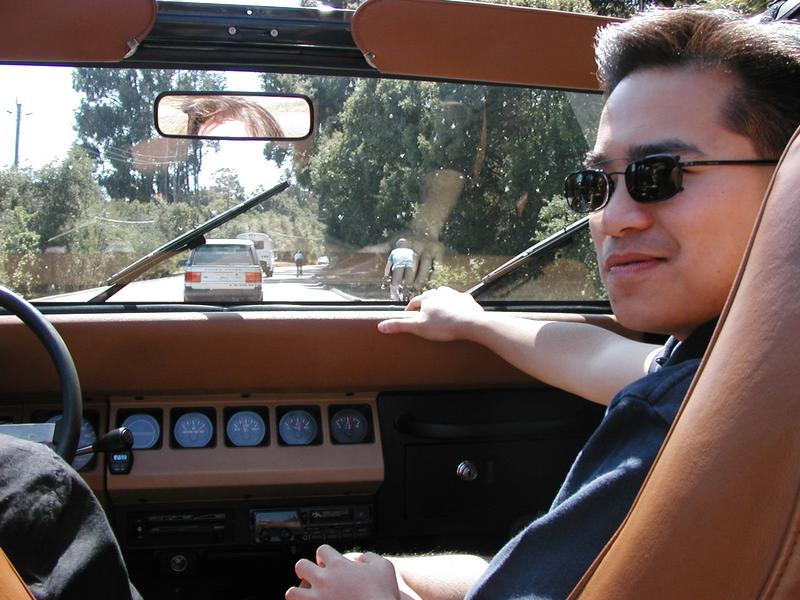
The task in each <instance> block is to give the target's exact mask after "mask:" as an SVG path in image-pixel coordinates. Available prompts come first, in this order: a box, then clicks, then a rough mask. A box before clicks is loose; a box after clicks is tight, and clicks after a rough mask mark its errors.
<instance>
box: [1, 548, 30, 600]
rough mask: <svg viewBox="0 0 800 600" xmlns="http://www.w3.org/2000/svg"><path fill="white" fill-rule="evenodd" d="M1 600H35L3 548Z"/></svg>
mask: <svg viewBox="0 0 800 600" xmlns="http://www.w3.org/2000/svg"><path fill="white" fill-rule="evenodd" d="M0 599H1V600H34V599H33V594H31V591H30V590H29V589H28V586H27V585H25V582H24V581H23V580H22V577H20V576H19V573H18V572H17V570H16V569H15V568H14V565H12V564H11V561H10V560H9V559H8V556H6V553H5V552H3V549H2V548H0Z"/></svg>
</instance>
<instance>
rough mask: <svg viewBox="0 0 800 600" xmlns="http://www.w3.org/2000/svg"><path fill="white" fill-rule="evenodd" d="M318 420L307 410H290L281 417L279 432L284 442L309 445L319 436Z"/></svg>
mask: <svg viewBox="0 0 800 600" xmlns="http://www.w3.org/2000/svg"><path fill="white" fill-rule="evenodd" d="M317 431H318V427H317V421H316V419H314V417H313V416H312V415H311V413H309V412H308V411H307V410H301V409H295V410H290V411H289V412H287V413H286V414H285V415H283V416H282V417H281V420H280V423H278V433H280V436H281V440H283V443H284V444H287V445H289V446H307V445H309V444H310V443H311V442H313V441H314V439H315V438H316V437H317Z"/></svg>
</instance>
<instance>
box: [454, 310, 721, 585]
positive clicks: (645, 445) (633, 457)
mask: <svg viewBox="0 0 800 600" xmlns="http://www.w3.org/2000/svg"><path fill="white" fill-rule="evenodd" d="M714 325H715V322H711V323H707V324H706V325H703V326H702V327H700V328H699V329H697V330H696V331H695V332H694V333H692V335H691V336H689V338H688V339H687V340H686V341H685V342H678V341H677V340H675V339H674V338H670V340H669V341H668V342H667V344H666V345H665V347H664V350H663V351H662V352H661V353H660V354H659V355H658V356H657V357H656V359H655V360H654V367H653V368H651V372H650V373H649V374H648V375H646V376H645V377H643V378H642V379H639V380H638V381H635V382H633V383H632V384H630V385H628V386H626V387H625V388H623V389H622V390H621V391H620V392H619V393H618V394H617V395H616V396H614V398H613V400H612V401H611V403H610V404H609V406H608V409H607V411H606V414H605V417H604V418H603V421H602V422H601V423H600V425H599V427H598V428H597V430H596V431H595V432H594V433H593V434H592V436H591V437H590V438H589V441H588V442H586V445H585V446H584V447H583V450H581V452H580V454H578V457H577V458H576V459H575V463H574V464H573V465H572V468H571V469H570V471H569V474H568V475H567V478H566V480H565V481H564V483H563V484H562V486H561V489H560V490H559V492H558V494H557V495H556V498H555V500H554V501H553V504H552V506H551V507H550V511H549V512H548V513H547V514H546V515H544V516H542V517H540V518H539V519H537V520H536V521H534V522H533V523H531V524H530V525H528V526H527V527H526V528H525V529H523V530H522V531H521V532H520V533H519V534H518V535H517V536H516V537H514V538H513V539H512V540H511V541H510V542H508V543H507V544H506V545H505V546H504V547H503V548H502V549H501V550H500V552H498V553H497V555H496V556H495V557H494V559H492V562H491V563H490V564H489V568H488V569H487V570H486V572H485V573H484V574H483V575H482V576H481V578H480V579H479V580H478V581H477V582H476V583H475V585H474V586H473V587H472V589H471V590H470V592H469V593H468V594H467V600H489V599H501V598H502V599H503V600H512V599H519V600H521V599H525V600H533V599H539V598H541V599H545V598H547V599H556V598H566V597H567V595H569V593H570V592H571V591H572V588H573V587H575V584H577V583H578V580H579V579H580V578H581V577H582V576H583V574H584V572H585V571H586V569H588V568H589V565H591V563H592V561H593V560H594V559H595V557H597V555H598V554H599V553H600V551H601V550H602V549H603V547H604V546H605V545H606V543H607V542H608V540H609V539H611V536H612V535H613V534H614V532H615V531H616V530H617V528H618V527H619V525H620V524H621V523H622V520H623V519H624V518H625V516H626V515H627V514H628V510H629V509H630V507H631V504H633V501H634V499H635V498H636V495H637V494H638V492H639V488H640V487H641V485H642V483H643V482H644V479H645V477H646V475H647V473H648V471H649V470H650V467H651V465H652V464H653V461H654V460H655V457H656V454H658V451H659V449H660V448H661V444H662V443H663V442H664V438H665V437H666V435H667V432H668V431H669V428H670V426H671V425H672V421H673V420H674V419H675V415H676V414H677V412H678V409H679V408H680V406H681V403H682V401H683V398H684V396H685V395H686V392H687V390H688V389H689V384H690V383H691V382H692V378H693V377H694V374H695V372H696V371H697V367H698V365H699V364H700V359H701V358H702V356H703V353H704V352H705V349H706V346H707V345H708V341H709V339H710V337H711V334H712V332H713V331H714Z"/></svg>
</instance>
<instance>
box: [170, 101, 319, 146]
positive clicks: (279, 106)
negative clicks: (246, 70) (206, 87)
mask: <svg viewBox="0 0 800 600" xmlns="http://www.w3.org/2000/svg"><path fill="white" fill-rule="evenodd" d="M156 128H157V129H158V131H159V133H160V134H161V135H163V136H165V137H189V138H207V139H237V140H242V139H244V140H293V139H294V140H300V139H304V138H306V137H308V136H309V135H310V134H311V130H312V109H311V102H310V100H309V99H308V98H306V97H304V96H286V95H274V94H222V93H207V94H206V93H204V94H197V93H193V94H187V93H165V94H161V95H160V96H159V97H158V98H157V99H156Z"/></svg>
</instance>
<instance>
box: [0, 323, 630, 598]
mask: <svg viewBox="0 0 800 600" xmlns="http://www.w3.org/2000/svg"><path fill="white" fill-rule="evenodd" d="M388 314H389V313H387V314H381V313H376V312H371V313H366V312H365V313H360V312H355V311H353V312H350V313H340V314H333V313H330V312H325V313H323V312H314V311H308V312H305V313H303V314H302V316H301V315H299V314H298V313H291V312H278V311H276V312H272V313H270V312H264V311H261V312H253V313H247V312H239V313H233V312H231V313H216V314H214V313H209V314H203V313H187V312H183V313H153V314H142V313H139V314H131V313H122V314H104V315H81V314H70V315H51V316H49V317H48V318H49V320H51V322H53V323H54V324H55V325H56V327H57V328H58V329H59V331H60V333H61V334H62V336H63V337H64V339H65V341H66V342H67V344H68V346H69V348H70V351H71V353H72V355H73V357H74V359H75V363H76V367H77V369H78V372H79V374H80V377H81V384H82V387H83V392H84V403H83V412H84V415H83V416H84V423H83V428H82V435H83V437H84V439H83V442H88V441H89V440H90V439H91V438H92V437H93V436H102V435H103V434H104V433H106V432H107V431H108V430H110V429H113V428H115V427H119V426H122V425H125V426H128V427H130V428H131V429H132V430H133V432H134V439H135V447H134V448H133V449H132V451H131V452H130V456H117V455H118V454H122V453H110V454H109V455H97V456H93V457H92V456H90V457H82V458H84V460H86V462H85V464H80V465H79V464H76V466H77V467H79V468H80V473H81V475H82V476H83V477H84V479H85V480H86V481H87V482H88V483H89V485H90V486H91V487H92V488H93V489H94V491H95V493H96V494H97V496H98V498H99V499H100V501H101V503H103V505H104V506H105V508H106V511H107V513H108V514H109V519H110V521H111V524H112V526H113V528H114V530H115V533H116V535H117V537H118V539H119V540H120V544H121V546H122V549H123V552H124V554H125V560H126V562H127V563H128V565H129V567H130V570H131V573H132V577H133V580H134V582H135V583H136V585H137V587H138V588H139V589H140V591H141V592H142V593H143V594H144V596H145V597H162V596H163V597H172V596H171V595H170V594H171V592H167V591H165V590H174V589H175V586H176V585H180V586H182V589H184V590H185V591H186V594H187V597H193V598H216V597H231V598H234V597H237V596H236V594H237V593H238V592H235V591H233V590H231V587H230V586H232V585H241V589H240V590H239V591H241V594H240V595H241V596H242V597H246V596H247V594H252V593H253V587H252V586H254V585H256V584H255V583H254V582H253V579H252V573H253V572H257V571H259V570H264V569H265V568H266V567H265V565H271V566H274V568H275V580H274V582H272V584H274V590H272V591H274V592H275V593H276V594H279V593H282V592H280V590H281V589H283V590H285V589H286V587H287V586H288V585H291V584H292V581H293V575H292V573H293V570H292V568H291V565H292V564H294V562H296V560H297V558H298V557H300V556H310V555H312V556H313V551H314V549H315V548H316V546H317V545H319V543H320V542H327V543H331V544H333V545H334V546H335V547H337V548H340V549H350V548H354V547H361V548H367V549H370V550H374V551H378V552H430V551H433V550H444V551H468V552H470V551H471V552H478V553H483V554H489V553H491V552H494V551H496V549H497V548H498V546H499V545H500V544H502V543H503V541H505V540H507V539H508V537H509V535H511V534H512V533H513V532H514V531H515V530H516V529H517V528H518V527H519V526H520V524H523V523H526V522H529V521H530V520H531V519H532V518H535V516H536V515H537V514H540V513H541V512H543V511H544V510H546V509H547V506H548V505H549V503H550V502H551V501H552V498H553V495H554V494H555V491H556V490H557V489H558V485H559V484H560V482H561V481H562V480H563V477H564V475H565V474H566V472H567V470H568V468H569V465H570V464H571V462H572V460H573V459H574V456H575V455H576V453H577V452H578V451H579V449H580V448H581V446H582V445H583V443H584V441H585V440H586V438H587V437H588V436H589V435H590V434H591V432H592V431H593V429H594V427H595V426H596V424H597V422H599V420H600V418H602V412H603V411H602V407H598V406H595V405H592V404H590V403H588V402H586V401H584V400H582V399H580V398H576V397H573V396H570V395H568V394H565V393H563V392H561V391H559V390H554V389H552V388H549V387H547V386H544V385H542V384H541V383H540V382H537V381H535V380H533V379H531V378H529V377H527V376H525V375H524V374H522V373H520V372H519V371H517V370H515V369H514V368H513V367H511V366H509V365H508V364H506V363H504V362H503V361H502V360H500V359H499V358H498V357H496V356H495V355H494V354H492V353H491V352H489V351H488V350H486V349H485V348H482V347H480V346H477V345H475V344H470V343H467V342H456V343H449V344H435V343H431V342H426V341H425V340H421V339H419V338H415V337H412V336H391V337H390V336H382V335H380V334H378V333H377V331H376V323H377V322H378V321H379V320H380V319H381V318H385V316H387V315H388ZM548 318H564V319H570V320H578V319H580V320H591V321H594V322H596V323H597V324H600V325H605V326H611V327H614V326H615V324H614V322H613V320H608V319H605V318H604V317H599V316H598V317H576V316H575V315H569V316H562V317H560V316H558V315H548ZM253 339H258V340H259V347H263V348H266V349H280V351H277V350H270V351H268V352H266V353H264V355H263V356H262V355H254V354H253V351H252V347H253V344H252V340H253ZM220 340H224V351H223V350H220ZM0 355H3V356H4V357H5V358H4V361H2V362H0V379H2V380H3V381H4V389H3V391H2V394H0V419H1V420H5V421H7V422H15V423H24V422H32V421H39V422H41V421H46V420H49V419H53V418H55V417H56V416H57V415H58V414H59V412H60V410H61V406H60V401H59V400H58V391H59V386H58V381H57V378H55V377H54V373H53V369H52V365H50V364H49V359H48V357H47V356H46V354H45V353H44V351H43V350H42V349H41V348H40V347H39V346H38V345H37V342H36V340H35V339H33V336H31V335H30V333H29V332H28V331H27V330H26V329H25V328H24V327H23V326H22V325H21V324H19V323H18V322H16V321H14V320H13V319H10V318H7V317H0ZM398 361H401V363H402V368H401V369H398V368H397V365H398ZM298 365H301V367H300V368H298ZM510 490H513V493H510ZM270 568H271V567H270ZM221 573H225V574H226V576H225V577H220V576H219V575H220V574H221ZM270 597H272V596H270ZM275 597H277V596H275Z"/></svg>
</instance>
